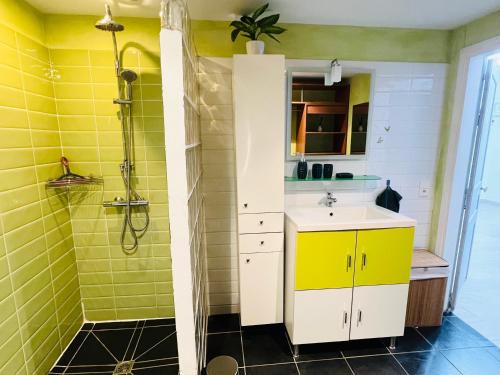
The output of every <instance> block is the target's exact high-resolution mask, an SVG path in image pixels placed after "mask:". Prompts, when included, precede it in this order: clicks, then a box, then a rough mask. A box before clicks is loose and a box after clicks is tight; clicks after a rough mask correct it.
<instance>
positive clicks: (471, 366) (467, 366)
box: [441, 348, 500, 375]
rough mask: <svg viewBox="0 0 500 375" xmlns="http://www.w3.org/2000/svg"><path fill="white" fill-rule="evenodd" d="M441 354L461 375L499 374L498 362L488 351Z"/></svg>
mask: <svg viewBox="0 0 500 375" xmlns="http://www.w3.org/2000/svg"><path fill="white" fill-rule="evenodd" d="M441 353H442V354H443V355H444V356H445V357H446V358H447V359H448V360H449V361H450V362H451V363H452V364H453V365H454V366H455V367H456V368H457V369H458V370H459V371H460V372H461V373H462V374H463V375H478V374H481V375H483V374H484V375H490V374H491V375H494V374H500V361H499V360H498V358H496V357H495V356H494V355H492V354H491V353H490V351H489V350H488V349H484V348H474V349H455V350H443V351H441Z"/></svg>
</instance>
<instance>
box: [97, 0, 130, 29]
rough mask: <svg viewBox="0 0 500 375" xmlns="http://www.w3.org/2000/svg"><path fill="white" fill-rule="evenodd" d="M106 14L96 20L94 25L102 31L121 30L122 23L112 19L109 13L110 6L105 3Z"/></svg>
mask: <svg viewBox="0 0 500 375" xmlns="http://www.w3.org/2000/svg"><path fill="white" fill-rule="evenodd" d="M105 7H106V14H105V15H104V17H103V18H102V19H100V20H99V21H97V22H96V24H95V27H96V28H97V29H99V30H104V31H113V32H116V31H123V30H124V29H125V27H124V26H123V25H122V24H119V23H118V22H116V21H115V20H113V16H112V15H111V8H110V7H109V4H105Z"/></svg>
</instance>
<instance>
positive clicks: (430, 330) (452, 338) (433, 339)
mask: <svg viewBox="0 0 500 375" xmlns="http://www.w3.org/2000/svg"><path fill="white" fill-rule="evenodd" d="M418 331H419V332H420V333H422V335H424V336H425V338H426V339H427V340H428V341H429V342H430V343H431V344H432V345H433V346H434V348H436V349H461V348H477V347H486V346H492V345H493V344H492V343H491V342H490V341H489V340H487V339H486V338H484V337H483V336H481V335H479V334H478V333H477V332H475V331H470V330H467V329H464V328H461V327H459V326H458V325H457V324H453V323H452V322H451V321H450V319H445V320H444V321H443V325H442V326H441V327H424V328H418Z"/></svg>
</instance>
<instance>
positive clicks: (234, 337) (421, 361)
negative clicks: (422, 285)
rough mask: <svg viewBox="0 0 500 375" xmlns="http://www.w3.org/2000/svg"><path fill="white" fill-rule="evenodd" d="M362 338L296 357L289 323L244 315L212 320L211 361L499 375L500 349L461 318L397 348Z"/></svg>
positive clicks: (253, 367) (310, 372) (282, 368)
mask: <svg viewBox="0 0 500 375" xmlns="http://www.w3.org/2000/svg"><path fill="white" fill-rule="evenodd" d="M388 345H389V342H388V340H386V339H383V340H379V339H376V340H361V341H352V342H345V343H333V344H319V345H302V346H301V347H300V356H299V358H297V359H294V358H293V356H292V350H291V345H290V342H289V340H288V336H287V334H286V332H285V328H284V326H283V325H271V326H260V327H244V328H243V329H242V328H241V327H240V324H239V316H238V315H218V316H212V317H210V318H209V335H208V352H207V360H210V359H212V358H214V357H216V356H219V355H230V356H232V357H233V358H235V359H236V360H237V361H238V364H239V366H240V371H239V375H245V374H246V375H293V374H297V375H299V374H300V375H330V374H332V375H335V374H339V375H342V374H347V375H352V374H355V375H365V374H366V375H392V374H402V375H460V374H463V375H498V374H500V349H498V348H497V347H495V346H494V345H493V344H492V343H491V342H490V341H488V340H487V339H485V338H484V337H483V336H481V335H480V334H478V333H477V332H476V331H474V330H473V329H472V328H471V327H469V326H468V325H467V324H465V323H464V322H462V321H461V320H460V319H459V318H457V317H456V316H449V317H446V318H445V320H444V323H443V326H442V327H432V328H421V329H412V328H410V329H407V330H406V332H405V335H404V336H403V337H402V338H400V339H398V345H397V348H396V350H393V351H391V350H389V348H388Z"/></svg>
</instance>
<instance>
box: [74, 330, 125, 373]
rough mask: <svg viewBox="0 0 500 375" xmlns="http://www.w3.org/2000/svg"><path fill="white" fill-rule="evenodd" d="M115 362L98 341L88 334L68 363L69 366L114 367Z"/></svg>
mask: <svg viewBox="0 0 500 375" xmlns="http://www.w3.org/2000/svg"><path fill="white" fill-rule="evenodd" d="M117 362H118V361H117V360H116V359H115V358H114V357H113V356H112V355H111V354H110V353H109V352H108V351H107V350H106V348H105V347H104V346H103V345H102V344H101V343H100V342H99V340H97V338H96V337H95V336H94V335H93V334H89V335H88V336H87V338H86V339H85V341H84V342H83V344H82V346H81V347H80V349H79V350H78V351H77V352H76V354H75V357H74V358H73V360H72V361H71V362H70V366H84V365H85V366H99V365H112V364H115V365H116V363H117Z"/></svg>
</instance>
